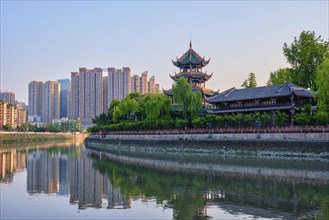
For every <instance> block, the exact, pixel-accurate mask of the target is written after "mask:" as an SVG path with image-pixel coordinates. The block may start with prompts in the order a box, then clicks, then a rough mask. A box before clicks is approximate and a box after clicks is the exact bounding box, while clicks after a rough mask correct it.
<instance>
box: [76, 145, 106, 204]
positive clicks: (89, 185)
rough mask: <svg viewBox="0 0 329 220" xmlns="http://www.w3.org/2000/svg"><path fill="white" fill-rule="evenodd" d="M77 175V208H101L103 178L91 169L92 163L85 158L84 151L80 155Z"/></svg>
mask: <svg viewBox="0 0 329 220" xmlns="http://www.w3.org/2000/svg"><path fill="white" fill-rule="evenodd" d="M79 165H80V173H79V184H80V185H79V190H78V192H79V194H78V196H79V208H85V207H88V206H90V207H96V208H101V207H102V194H101V192H102V190H101V188H102V187H103V184H102V183H103V181H102V179H103V178H104V176H103V175H101V174H100V173H99V171H98V170H95V169H94V168H93V167H92V161H91V160H90V159H89V158H88V157H87V153H86V151H83V152H82V153H81V155H80V164H79Z"/></svg>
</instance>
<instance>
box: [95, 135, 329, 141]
mask: <svg viewBox="0 0 329 220" xmlns="http://www.w3.org/2000/svg"><path fill="white" fill-rule="evenodd" d="M90 138H93V139H108V140H145V141H150V140H159V141H161V140H168V141H175V140H191V141H193V140H219V141H221V140H225V141H229V140H232V141H243V140H247V141H257V140H261V141H262V140H263V141H275V142H277V141H284V142H286V141H299V142H300V141H304V142H328V143H329V133H224V134H223V133H219V134H218V133H217V134H216V133H209V134H147V135H139V134H128V135H124V134H121V135H119V134H117V135H105V136H102V137H100V136H99V135H90Z"/></svg>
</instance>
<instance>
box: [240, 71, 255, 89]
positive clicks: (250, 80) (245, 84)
mask: <svg viewBox="0 0 329 220" xmlns="http://www.w3.org/2000/svg"><path fill="white" fill-rule="evenodd" d="M256 86H257V82H256V75H255V74H254V73H249V76H248V79H246V80H245V81H244V82H243V83H242V85H241V87H245V88H255V87H256Z"/></svg>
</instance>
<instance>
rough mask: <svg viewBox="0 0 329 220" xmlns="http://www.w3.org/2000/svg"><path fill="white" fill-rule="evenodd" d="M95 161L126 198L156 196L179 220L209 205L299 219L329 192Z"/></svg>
mask: <svg viewBox="0 0 329 220" xmlns="http://www.w3.org/2000/svg"><path fill="white" fill-rule="evenodd" d="M103 155H104V154H103ZM100 158H101V159H100ZM91 159H92V160H93V161H94V166H95V167H96V168H97V169H99V170H100V171H101V172H102V173H107V174H108V176H109V179H110V181H111V182H112V183H113V184H114V185H115V186H117V187H119V188H120V189H121V192H122V193H123V194H124V195H127V196H142V195H144V196H146V197H154V196H156V198H157V203H160V204H162V203H163V201H168V203H167V204H166V205H164V206H165V207H171V208H173V211H174V217H175V218H176V219H192V218H197V216H199V217H198V218H201V216H204V215H205V214H206V204H207V203H208V202H212V203H215V204H219V206H220V204H221V203H225V204H241V205H243V206H241V207H245V206H246V205H249V206H252V207H257V208H263V209H271V210H275V211H281V212H289V213H292V214H293V215H294V216H299V215H300V214H301V213H303V212H305V211H308V210H316V209H318V208H319V206H320V199H321V198H322V197H323V195H328V192H329V186H328V185H318V186H313V185H308V184H305V183H298V184H294V183H293V182H280V180H276V179H273V178H272V179H266V177H260V176H258V177H251V176H250V177H248V176H246V175H241V176H236V175H235V176H234V175H226V174H222V175H218V176H211V175H196V174H189V173H182V172H167V171H158V170H154V169H151V168H145V167H138V166H132V165H127V164H124V163H119V162H115V161H113V160H109V159H108V158H106V157H105V156H101V157H100V156H99V155H96V154H94V155H91ZM209 191H212V192H216V193H217V194H218V193H220V194H221V196H220V197H217V198H216V197H214V196H213V197H211V196H210V197H209V195H208V196H207V195H206V194H207V192H209ZM216 193H214V195H215V194H216ZM324 212H325V211H324Z"/></svg>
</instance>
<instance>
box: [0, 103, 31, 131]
mask: <svg viewBox="0 0 329 220" xmlns="http://www.w3.org/2000/svg"><path fill="white" fill-rule="evenodd" d="M23 124H26V109H23V108H21V106H19V105H17V106H15V105H13V104H9V103H8V102H6V101H2V100H0V130H1V129H3V126H5V125H7V126H9V128H12V129H16V128H17V127H21V126H22V125H23Z"/></svg>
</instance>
